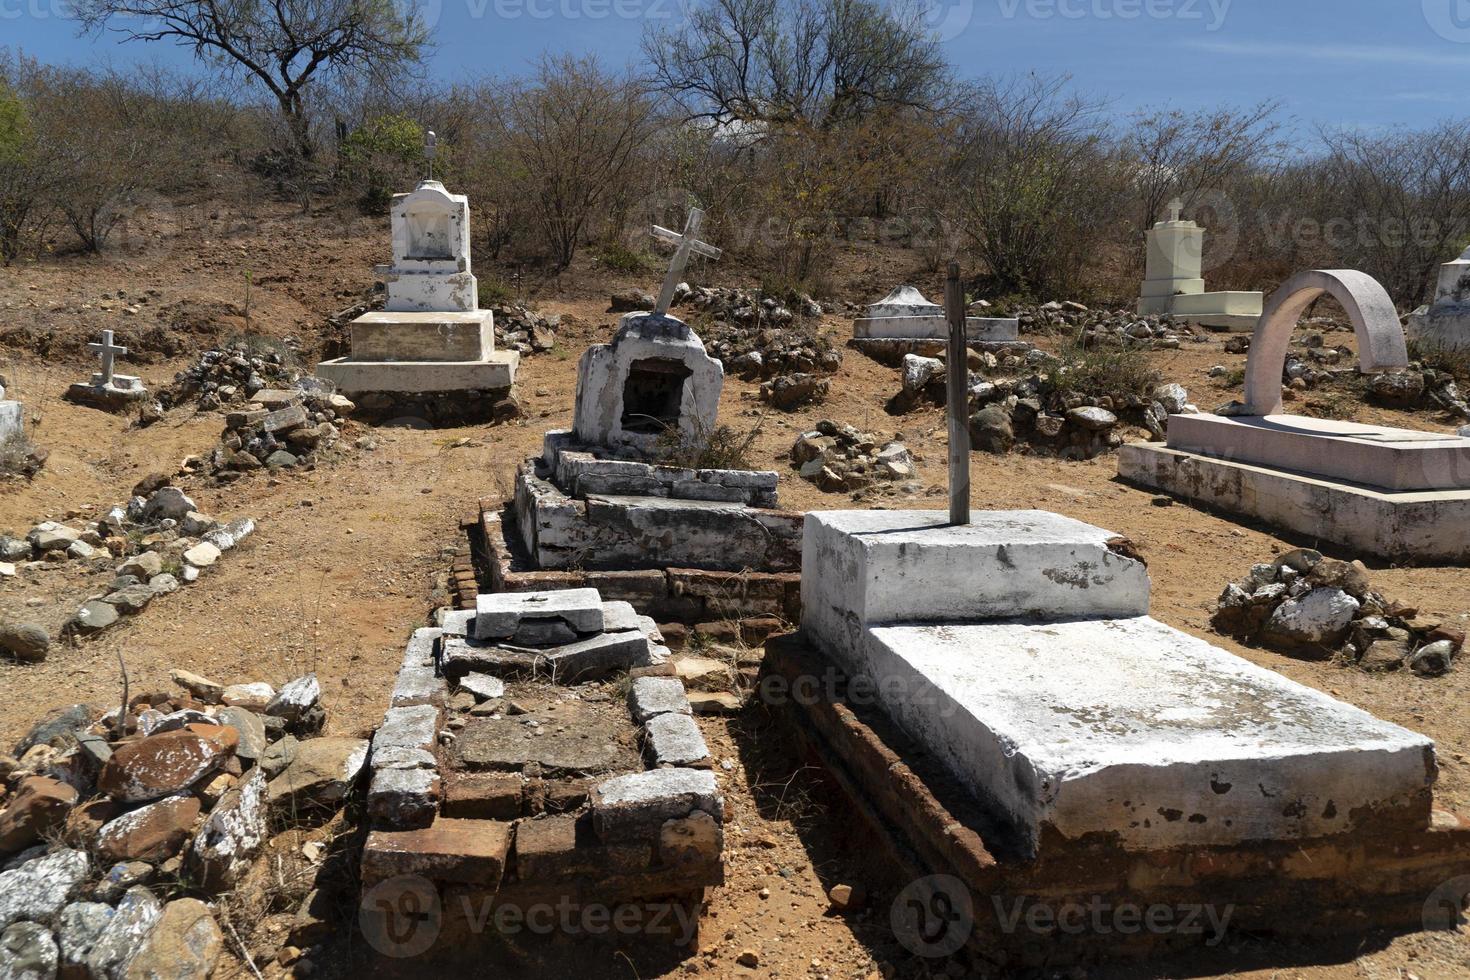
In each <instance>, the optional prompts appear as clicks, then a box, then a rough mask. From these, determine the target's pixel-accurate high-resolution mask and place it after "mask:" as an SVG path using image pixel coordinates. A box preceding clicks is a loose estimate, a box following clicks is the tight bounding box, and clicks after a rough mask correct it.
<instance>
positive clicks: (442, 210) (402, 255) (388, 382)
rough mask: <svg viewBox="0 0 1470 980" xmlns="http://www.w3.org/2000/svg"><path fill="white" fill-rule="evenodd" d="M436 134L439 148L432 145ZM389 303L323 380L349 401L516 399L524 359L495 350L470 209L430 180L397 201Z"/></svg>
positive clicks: (325, 366) (357, 329) (322, 370)
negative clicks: (474, 258) (512, 394)
mask: <svg viewBox="0 0 1470 980" xmlns="http://www.w3.org/2000/svg"><path fill="white" fill-rule="evenodd" d="M432 135H433V134H430V136H431V141H430V146H431V147H432V145H433V143H432ZM391 218H392V236H393V237H392V250H393V261H392V264H391V265H387V266H378V267H377V271H378V273H379V274H380V275H382V277H383V280H384V282H385V283H386V285H387V290H388V299H387V302H386V303H385V304H384V308H383V310H381V311H374V312H371V313H365V314H363V315H362V316H360V317H358V318H357V319H356V320H354V321H352V325H351V331H352V353H351V354H350V355H349V356H347V357H343V358H338V359H336V360H331V361H323V362H322V363H321V364H320V365H318V366H317V373H318V374H319V375H321V376H322V377H324V378H328V379H329V380H331V381H334V382H336V384H337V386H338V388H340V389H341V390H343V391H345V392H346V393H348V394H349V395H364V394H369V395H370V394H374V393H382V394H385V395H388V396H390V397H392V396H414V395H432V394H436V393H437V394H443V393H447V392H479V393H494V392H503V391H509V389H510V387H511V385H512V384H513V383H514V381H515V372H516V368H517V366H518V365H519V363H520V355H519V354H518V353H517V352H515V351H497V350H496V349H495V320H494V314H493V313H492V312H491V311H489V310H481V309H480V302H479V294H478V289H479V285H478V282H477V281H476V279H475V276H474V273H473V271H472V270H471V265H470V204H469V198H467V197H466V196H465V195H463V194H451V193H449V192H448V191H447V190H446V189H445V188H444V185H443V184H442V183H440V182H439V181H437V180H433V179H432V178H431V179H427V180H423V181H421V182H420V183H419V185H418V186H417V187H416V188H414V190H413V191H412V192H411V193H408V194H397V195H394V197H393V203H392V210H391Z"/></svg>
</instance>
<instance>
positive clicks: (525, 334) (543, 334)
mask: <svg viewBox="0 0 1470 980" xmlns="http://www.w3.org/2000/svg"><path fill="white" fill-rule="evenodd" d="M492 312H493V313H494V314H495V344H496V346H497V347H500V348H502V349H507V348H514V349H515V350H517V351H519V352H520V353H521V354H522V355H526V354H539V353H541V352H542V351H549V350H551V349H552V348H553V347H555V346H556V331H557V328H558V327H560V326H561V316H560V315H556V316H542V315H541V314H540V313H537V312H536V311H535V310H532V309H529V308H527V307H525V306H522V305H521V304H520V303H507V304H504V305H499V306H495V307H493V308H492Z"/></svg>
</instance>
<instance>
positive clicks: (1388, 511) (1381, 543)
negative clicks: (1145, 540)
mask: <svg viewBox="0 0 1470 980" xmlns="http://www.w3.org/2000/svg"><path fill="white" fill-rule="evenodd" d="M1323 295H1328V296H1331V297H1332V298H1333V299H1335V300H1337V301H1338V303H1340V304H1341V305H1342V307H1343V309H1344V310H1345V311H1346V312H1347V315H1348V318H1349V319H1350V320H1351V321H1352V324H1353V329H1354V330H1355V331H1356V333H1357V338H1358V357H1359V369H1360V370H1361V371H1363V372H1364V373H1367V374H1372V373H1381V372H1384V371H1392V370H1397V369H1401V368H1404V367H1407V366H1408V363H1409V358H1408V351H1407V347H1406V344H1405V341H1404V332H1403V329H1402V328H1401V327H1400V326H1399V319H1398V313H1397V311H1396V310H1395V309H1394V305H1393V301H1392V300H1390V299H1389V297H1388V294H1387V292H1385V291H1384V289H1383V287H1382V285H1380V284H1379V283H1378V282H1377V281H1376V280H1375V279H1373V278H1372V277H1371V276H1368V275H1365V274H1364V273H1361V272H1355V271H1352V270H1343V269H1335V270H1315V271H1311V272H1303V273H1300V274H1299V275H1297V276H1294V277H1293V278H1291V279H1290V280H1288V281H1287V282H1286V283H1285V284H1283V285H1282V286H1281V288H1280V289H1278V290H1277V291H1276V292H1275V293H1273V294H1272V295H1271V297H1270V299H1269V300H1268V301H1267V303H1266V305H1265V308H1264V310H1263V312H1262V315H1261V318H1260V321H1259V323H1258V324H1257V325H1256V331H1255V335H1254V337H1253V339H1252V341H1251V352H1250V358H1249V360H1248V361H1247V364H1246V382H1245V401H1244V402H1243V403H1239V402H1237V403H1235V404H1232V405H1230V406H1227V407H1226V408H1225V409H1222V410H1221V411H1220V412H1219V413H1218V414H1214V415H1174V416H1171V417H1170V418H1169V436H1168V442H1167V443H1166V444H1158V443H1139V444H1134V445H1129V446H1125V447H1123V450H1122V452H1121V453H1120V454H1119V464H1118V466H1119V475H1120V476H1121V477H1122V478H1123V479H1125V480H1127V481H1129V482H1132V483H1136V484H1140V485H1143V486H1146V487H1150V488H1154V489H1159V490H1165V491H1167V492H1169V493H1173V494H1176V495H1178V496H1182V497H1186V498H1188V499H1191V500H1196V501H1199V502H1202V503H1206V504H1210V505H1212V506H1216V507H1219V508H1221V509H1223V510H1227V511H1230V512H1232V513H1239V514H1243V515H1246V516H1249V517H1253V518H1257V519H1260V520H1263V521H1266V522H1267V523H1270V524H1273V525H1276V526H1277V527H1281V528H1284V529H1286V530H1289V531H1294V532H1297V533H1300V534H1304V535H1308V536H1310V537H1311V538H1312V539H1314V540H1319V541H1322V542H1324V543H1332V544H1336V545H1338V546H1340V547H1344V548H1353V549H1356V550H1359V551H1362V552H1366V553H1368V554H1373V555H1378V556H1380V557H1384V558H1388V559H1393V560H1415V561H1449V562H1454V563H1463V562H1470V439H1467V438H1464V437H1461V436H1458V435H1455V434H1453V433H1440V432H1425V431H1420V430H1414V429H1398V428H1392V427H1388V426H1376V425H1361V424H1359V423H1355V422H1340V421H1335V420H1330V419H1318V418H1312V417H1310V416H1305V415H1287V414H1284V413H1283V406H1282V396H1281V378H1282V369H1283V367H1284V365H1285V361H1286V354H1287V347H1288V345H1289V343H1290V340H1291V334H1292V331H1293V329H1294V328H1295V327H1296V324H1297V321H1298V319H1299V318H1300V317H1301V315H1302V313H1303V312H1304V311H1305V310H1306V309H1307V307H1308V306H1310V305H1311V304H1312V302H1313V301H1315V300H1316V299H1318V298H1319V297H1321V296H1323Z"/></svg>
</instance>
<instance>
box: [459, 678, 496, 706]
mask: <svg viewBox="0 0 1470 980" xmlns="http://www.w3.org/2000/svg"><path fill="white" fill-rule="evenodd" d="M459 687H460V690H463V691H469V692H470V693H471V694H473V695H474V696H475V697H476V698H478V699H480V700H481V701H493V700H495V699H496V698H503V697H505V681H503V680H501V679H500V678H499V677H491V676H490V675H489V674H476V673H469V674H466V675H464V676H463V677H461V678H460V679H459Z"/></svg>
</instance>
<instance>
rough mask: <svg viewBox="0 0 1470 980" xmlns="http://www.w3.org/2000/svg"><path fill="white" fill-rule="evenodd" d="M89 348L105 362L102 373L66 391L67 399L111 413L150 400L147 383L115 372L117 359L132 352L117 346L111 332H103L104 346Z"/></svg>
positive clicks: (102, 343) (89, 345)
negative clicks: (144, 383) (145, 385)
mask: <svg viewBox="0 0 1470 980" xmlns="http://www.w3.org/2000/svg"><path fill="white" fill-rule="evenodd" d="M87 349H88V350H90V351H92V352H94V353H95V354H96V355H97V357H98V358H99V359H100V360H101V362H102V370H100V371H98V372H96V373H95V374H93V375H92V377H91V379H90V380H88V381H79V382H77V383H76V384H74V385H72V386H71V387H69V388H68V389H67V390H66V397H67V399H68V400H69V401H74V402H76V403H77V404H79V405H90V406H92V407H94V408H101V409H105V410H106V411H109V412H116V411H121V410H123V409H126V408H130V407H132V406H134V405H136V404H138V403H139V402H141V401H143V400H145V399H146V398H147V397H148V389H147V388H145V387H144V386H143V382H142V381H141V380H140V379H138V378H136V377H133V376H132V375H127V374H118V373H117V372H116V370H115V367H116V363H117V358H118V357H120V356H125V355H126V354H127V353H128V349H127V348H126V347H123V346H122V345H120V344H116V343H113V335H112V331H111V330H104V331H102V340H101V342H100V343H90V344H88V345H87Z"/></svg>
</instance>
